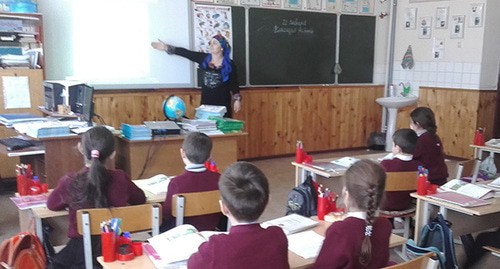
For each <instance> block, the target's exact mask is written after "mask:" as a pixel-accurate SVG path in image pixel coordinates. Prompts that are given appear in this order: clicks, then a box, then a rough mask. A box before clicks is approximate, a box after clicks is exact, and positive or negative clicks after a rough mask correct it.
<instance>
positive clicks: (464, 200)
mask: <svg viewBox="0 0 500 269" xmlns="http://www.w3.org/2000/svg"><path fill="white" fill-rule="evenodd" d="M428 196H429V197H430V198H432V199H435V200H439V201H444V202H448V203H452V204H456V205H459V206H463V207H477V206H483V205H489V204H491V202H490V201H485V200H483V199H477V198H473V197H470V196H467V195H463V194H460V193H457V192H453V191H445V192H439V193H436V194H431V195H428Z"/></svg>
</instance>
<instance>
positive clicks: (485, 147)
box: [469, 145, 500, 153]
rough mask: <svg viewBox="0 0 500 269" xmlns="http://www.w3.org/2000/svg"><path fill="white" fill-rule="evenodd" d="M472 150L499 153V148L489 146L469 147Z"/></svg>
mask: <svg viewBox="0 0 500 269" xmlns="http://www.w3.org/2000/svg"><path fill="white" fill-rule="evenodd" d="M469 146H470V147H471V148H473V149H480V150H484V151H489V152H495V153H500V148H499V147H490V146H486V145H484V146H477V145H469Z"/></svg>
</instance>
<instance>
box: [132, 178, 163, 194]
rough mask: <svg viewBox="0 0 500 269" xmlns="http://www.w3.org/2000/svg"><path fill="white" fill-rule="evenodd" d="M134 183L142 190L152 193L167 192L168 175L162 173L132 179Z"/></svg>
mask: <svg viewBox="0 0 500 269" xmlns="http://www.w3.org/2000/svg"><path fill="white" fill-rule="evenodd" d="M134 183H135V185H137V186H138V187H139V188H141V189H143V190H146V191H149V192H151V193H153V194H159V193H162V192H167V189H168V184H169V183H170V177H168V176H166V175H164V174H159V175H156V176H152V177H150V178H148V179H138V180H134Z"/></svg>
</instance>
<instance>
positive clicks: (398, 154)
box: [380, 128, 422, 211]
mask: <svg viewBox="0 0 500 269" xmlns="http://www.w3.org/2000/svg"><path fill="white" fill-rule="evenodd" d="M392 139H393V143H394V144H393V147H392V154H391V155H392V156H391V158H390V159H385V160H383V161H382V162H381V163H380V164H381V165H382V167H384V169H385V171H386V172H410V171H415V180H417V179H416V178H417V177H416V175H417V171H418V166H420V165H422V163H421V162H419V161H417V160H414V159H413V155H412V154H413V152H414V151H415V145H416V144H417V139H418V136H417V133H415V131H413V130H412V129H408V128H404V129H399V130H397V131H396V132H394V134H393V136H392ZM410 193H411V191H391V192H386V193H385V199H384V200H383V202H382V206H381V207H380V208H381V209H382V210H386V211H401V210H405V209H407V208H408V207H409V206H410V203H411V197H410Z"/></svg>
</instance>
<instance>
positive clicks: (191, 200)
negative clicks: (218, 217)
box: [172, 190, 221, 226]
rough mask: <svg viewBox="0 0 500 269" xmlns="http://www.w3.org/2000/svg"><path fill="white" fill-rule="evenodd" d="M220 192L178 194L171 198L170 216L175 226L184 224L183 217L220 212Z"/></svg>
mask: <svg viewBox="0 0 500 269" xmlns="http://www.w3.org/2000/svg"><path fill="white" fill-rule="evenodd" d="M219 200H220V191H219V190H215V191H204V192H191V193H179V194H175V195H173V196H172V216H174V217H176V226H178V225H181V224H183V223H184V217H193V216H201V215H207V214H214V213H219V212H221V209H220V206H219Z"/></svg>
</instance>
